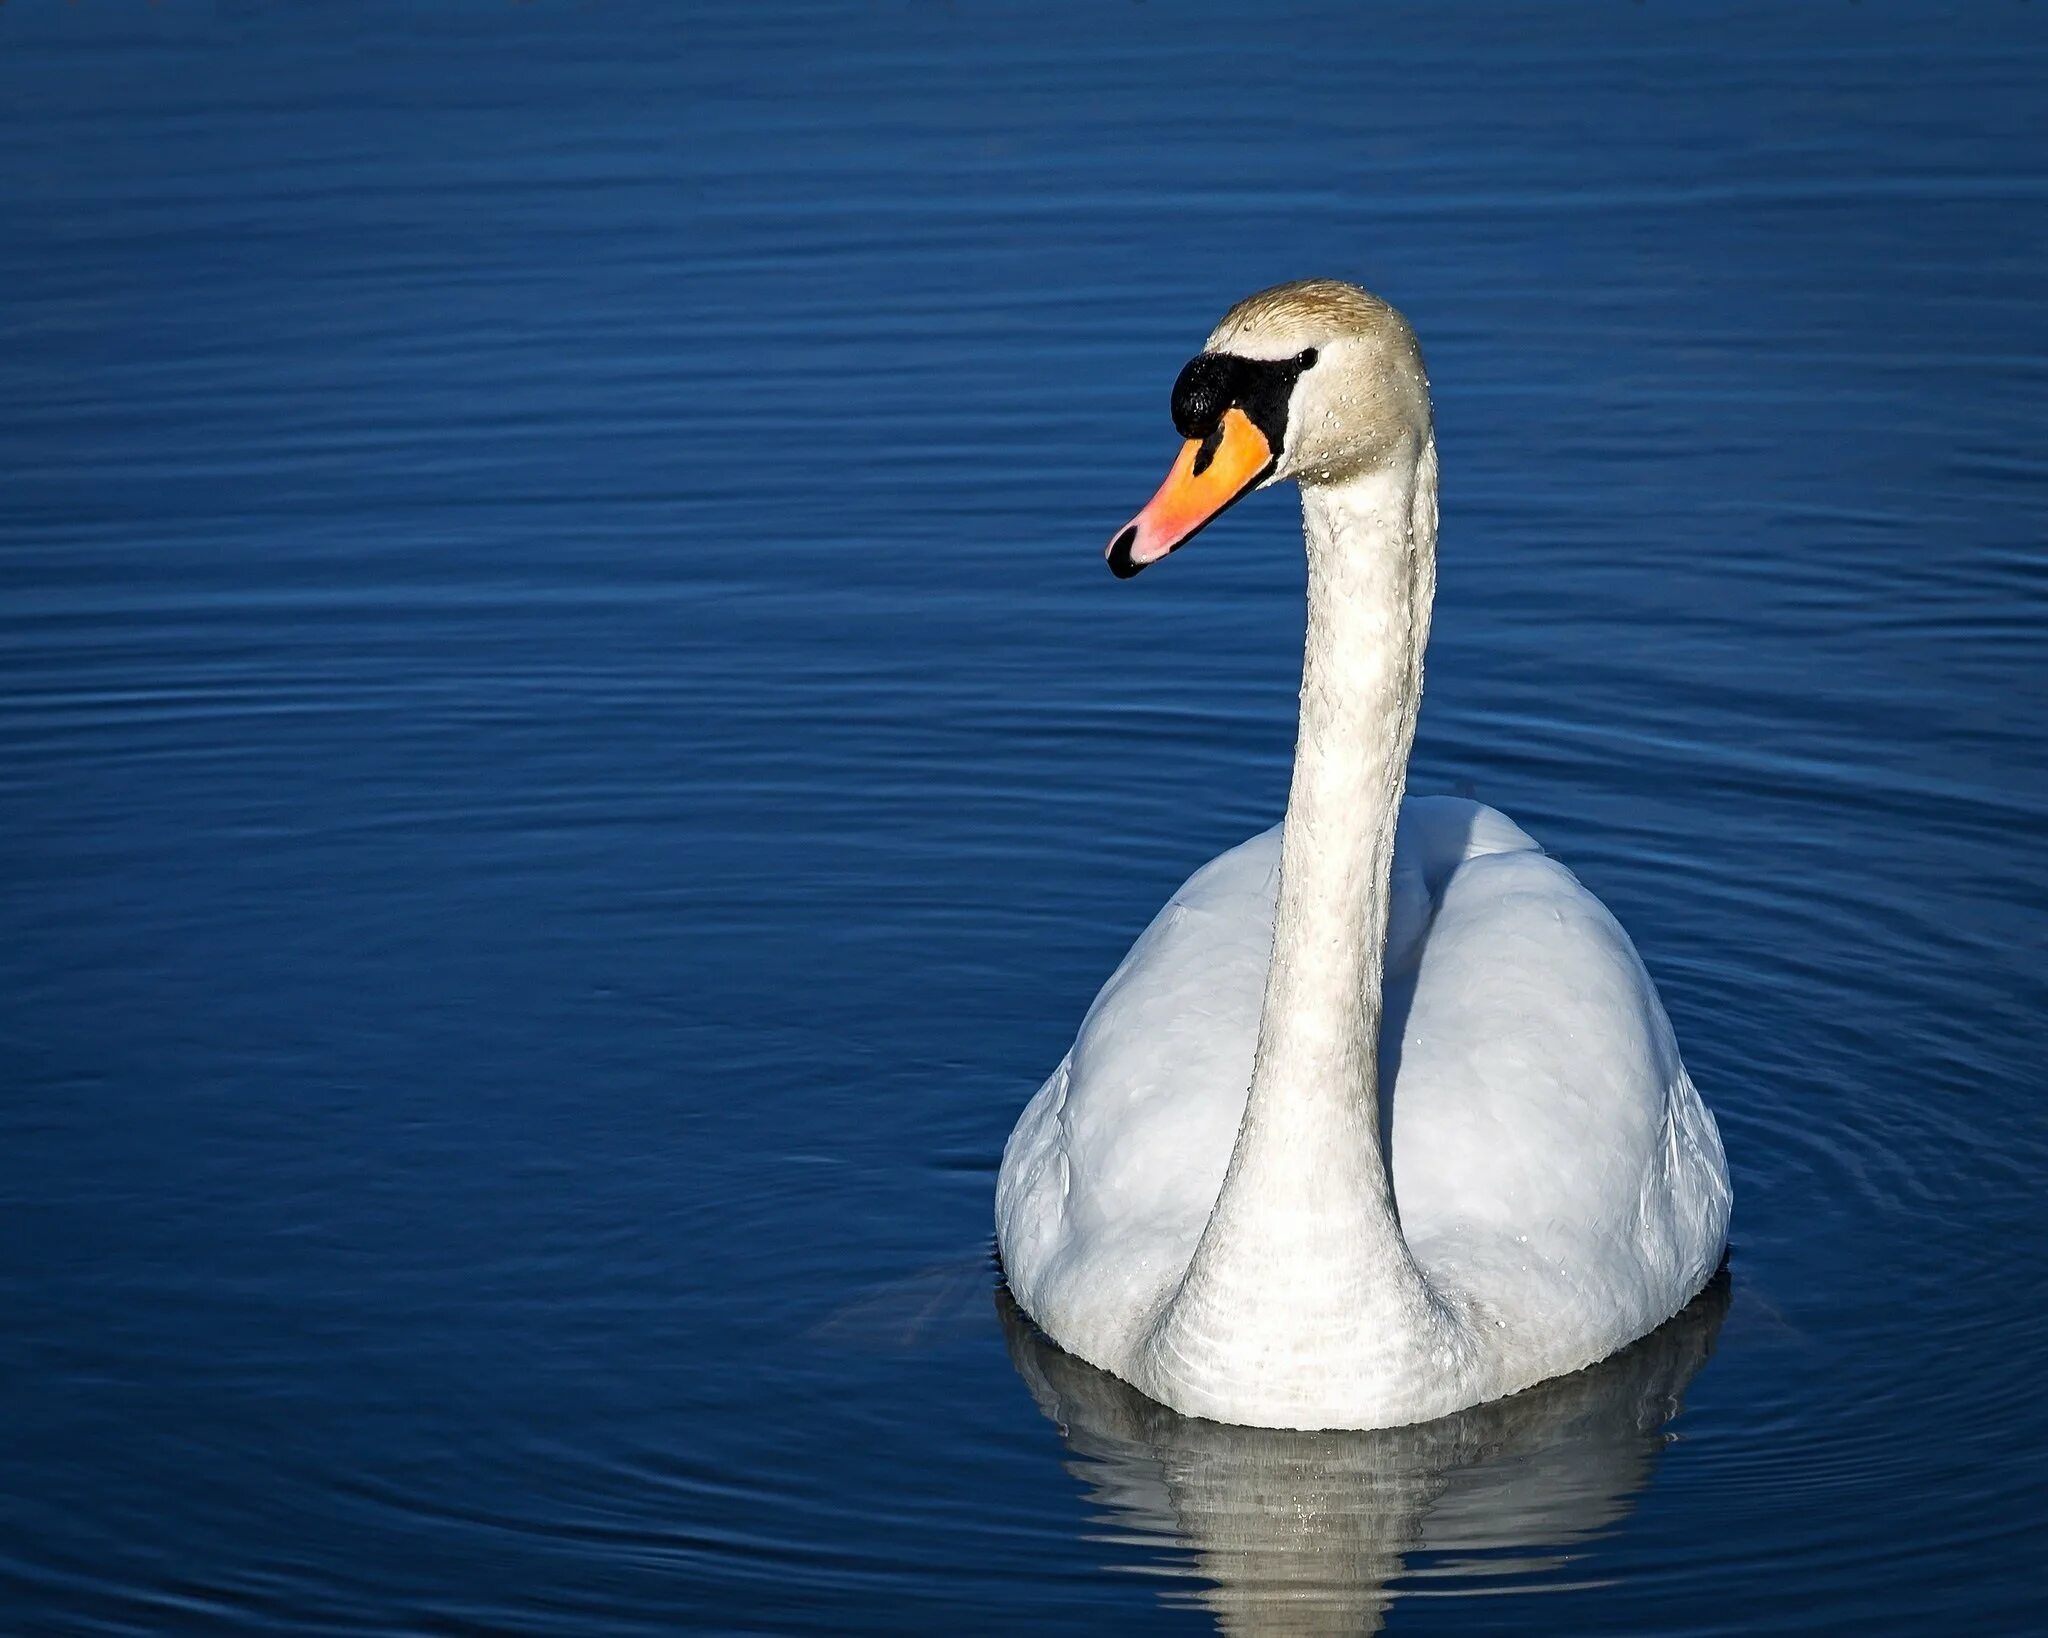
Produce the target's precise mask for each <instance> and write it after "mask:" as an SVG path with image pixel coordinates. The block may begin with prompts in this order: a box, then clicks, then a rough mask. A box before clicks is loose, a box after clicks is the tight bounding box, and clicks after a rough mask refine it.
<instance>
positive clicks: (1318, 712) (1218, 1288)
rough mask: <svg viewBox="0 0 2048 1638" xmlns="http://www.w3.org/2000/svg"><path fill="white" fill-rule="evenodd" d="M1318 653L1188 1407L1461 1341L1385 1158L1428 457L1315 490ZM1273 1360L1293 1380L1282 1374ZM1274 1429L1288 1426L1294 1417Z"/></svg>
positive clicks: (1398, 1364) (1167, 1326)
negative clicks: (1436, 1340) (1393, 948)
mask: <svg viewBox="0 0 2048 1638" xmlns="http://www.w3.org/2000/svg"><path fill="white" fill-rule="evenodd" d="M1302 516H1303V525H1304V533H1305V535H1306V537H1307V545H1308V640H1307V647H1306V652H1305V655H1304V658H1303V662H1302V681H1301V728H1300V735H1299V739H1298V741H1297V743H1296V746H1295V754H1294V783H1293V787H1292V790H1291V792H1290V793H1289V796H1288V803H1287V823H1286V826H1285V829H1284V831H1283V833H1282V835H1283V845H1282V862H1281V867H1280V888H1279V900H1278V905H1277V908H1276V912H1275V917H1274V927H1273V960H1272V966H1271V969H1270V970H1269V972H1268V975H1267V980H1266V997H1265V1010H1264V1012H1263V1014H1262V1016H1261V1018H1260V1023H1259V1045H1258V1055H1257V1057H1256V1059H1255V1061H1254V1066H1253V1070H1252V1082H1251V1090H1250V1094H1249V1097H1248V1099H1247V1101H1246V1105H1245V1112H1244V1120H1243V1123H1242V1125H1241V1126H1240V1127H1239V1130H1238V1135H1237V1145H1236V1148H1235V1150H1234V1151H1233V1153H1232V1155H1231V1160H1230V1168H1229V1171H1228V1173H1227V1174H1226V1176H1225V1179H1224V1182H1223V1187H1222V1191H1221V1193H1220V1195H1219V1196H1218V1199H1217V1202H1216V1208H1215V1211H1214V1212H1213V1214H1212V1215H1211V1217H1210V1220H1209V1223H1208V1226H1207V1228H1206V1229H1205V1230H1204V1232H1203V1235H1202V1239H1201V1242H1200V1244H1199V1246H1198V1247H1197V1249H1196V1252H1195V1255H1194V1258H1193V1260H1192V1261H1191V1263H1190V1265H1189V1268H1188V1274H1187V1278H1186V1280H1185V1281H1184V1282H1183V1284H1182V1285H1181V1287H1180V1288H1179V1290H1178V1292H1177V1293H1176V1295H1175V1296H1174V1298H1173V1299H1172V1300H1171V1302H1170V1303H1169V1305H1168V1308H1167V1310H1166V1312H1165V1313H1164V1314H1163V1315H1162V1317H1161V1319H1160V1321H1159V1324H1158V1327H1157V1330H1156V1332H1155V1336H1154V1360H1155V1365H1156V1368H1157V1369H1159V1370H1160V1371H1162V1372H1163V1373H1165V1374H1166V1375H1169V1376H1171V1377H1173V1378H1174V1379H1175V1381H1176V1384H1177V1385H1178V1386H1179V1387H1180V1388H1181V1389H1182V1390H1183V1392H1182V1394H1181V1397H1180V1399H1179V1400H1177V1401H1176V1402H1182V1403H1185V1402H1186V1400H1187V1397H1188V1394H1187V1391H1186V1390H1190V1389H1193V1390H1196V1391H1197V1395H1198V1396H1199V1392H1200V1390H1202V1389H1204V1388H1207V1387H1208V1386H1210V1385H1211V1384H1213V1385H1214V1386H1215V1387H1216V1388H1217V1389H1218V1390H1219V1391H1221V1390H1223V1389H1224V1388H1225V1386H1226V1381H1225V1380H1224V1379H1227V1386H1228V1390H1229V1392H1230V1393H1231V1394H1232V1395H1233V1396H1234V1397H1235V1398H1236V1401H1237V1409H1238V1410H1239V1412H1240V1413H1242V1411H1243V1409H1244V1396H1245V1395H1247V1394H1250V1395H1252V1396H1253V1397H1256V1396H1257V1394H1258V1393H1259V1392H1260V1391H1261V1388H1262V1385H1266V1384H1272V1385H1274V1386H1273V1388H1272V1391H1274V1392H1278V1393H1281V1394H1283V1395H1285V1394H1297V1395H1300V1396H1302V1397H1303V1399H1304V1403H1305V1402H1306V1401H1307V1400H1309V1399H1313V1398H1314V1396H1315V1388H1316V1386H1317V1384H1316V1382H1315V1378H1316V1376H1317V1374H1318V1370H1319V1367H1318V1365H1317V1364H1316V1361H1318V1360H1320V1359H1322V1358H1323V1357H1325V1355H1327V1357H1328V1358H1329V1361H1330V1374H1331V1376H1332V1377H1333V1378H1334V1377H1337V1376H1345V1377H1349V1378H1351V1379H1352V1380H1354V1381H1362V1380H1366V1379H1369V1378H1371V1376H1372V1375H1373V1374H1374V1361H1375V1358H1376V1357H1382V1356H1383V1357H1384V1361H1385V1364H1386V1368H1387V1370H1388V1371H1390V1372H1396V1373H1398V1372H1399V1371H1400V1370H1401V1369H1402V1368H1403V1366H1404V1365H1405V1366H1407V1367H1408V1368H1410V1369H1412V1364H1413V1360H1414V1358H1415V1355H1416V1350H1417V1349H1418V1348H1425V1349H1426V1345H1427V1344H1429V1343H1430V1342H1431V1340H1432V1336H1433V1333H1438V1332H1442V1331H1443V1330H1444V1328H1445V1327H1446V1326H1447V1325H1448V1324H1449V1321H1448V1317H1447V1315H1446V1314H1445V1312H1444V1310H1443V1308H1442V1305H1441V1304H1440V1303H1439V1302H1438V1301H1437V1300H1436V1298H1435V1296H1434V1294H1433V1293H1432V1292H1431V1291H1430V1289H1429V1287H1428V1285H1427V1283H1426V1282H1425V1281H1424V1279H1423V1277H1422V1274H1421V1272H1420V1270H1419V1269H1418V1268H1417V1267H1416V1264H1415V1260H1414V1258H1413V1257H1412V1256H1410V1254H1409V1251H1408V1247H1407V1243H1406V1241H1405V1240H1404V1239H1403V1238H1402V1235H1401V1226H1400V1223H1399V1220H1398V1218H1397V1217H1396V1214H1395V1209H1394V1195H1393V1188H1392V1184H1391V1181H1390V1179H1389V1176H1388V1171H1387V1162H1386V1157H1385V1155H1384V1154H1383V1153H1382V1149H1381V1141H1380V1109H1379V1070H1378V1057H1379V1053H1378V1048H1379V1032H1380V1016H1381V979H1382V973H1383V967H1384V963H1385V953H1386V935H1387V907H1388V897H1389V887H1390V878H1391V874H1392V867H1393V851H1394V825H1395V821H1396V819H1397V818H1398V816H1399V813H1400V807H1401V793H1402V789H1403V786H1404V784H1405V781H1406V776H1407V767H1408V751H1409V746H1410V745H1411V743H1412V742H1413V740H1414V736H1415V716H1416V710H1417V707H1418V705H1419V703H1420V697H1421V686H1422V651H1423V646H1424V644H1425V643H1426V641H1427V640H1428V635H1429V610H1430V603H1431V599H1432V596H1433V594H1434V590H1435V579H1436V454H1435V449H1434V446H1433V445H1431V444H1429V443H1427V442H1425V443H1424V444H1423V445H1422V446H1421V448H1420V449H1419V450H1417V451H1415V452H1414V454H1413V456H1412V458H1406V459H1400V460H1397V461H1395V462H1392V463H1390V464H1389V465H1388V466H1386V467H1382V468H1380V469H1378V470H1375V471H1373V472H1370V473H1368V474H1365V475H1363V476H1360V477H1356V478H1353V479H1351V480H1349V481H1347V482H1345V483H1342V484H1334V485H1327V486H1313V487H1305V488H1304V489H1303V491H1302ZM1276 1363H1278V1364H1279V1365H1281V1366H1282V1367H1284V1368H1283V1369H1279V1370H1276V1369H1275V1368H1274V1367H1275V1365H1276ZM1269 1411H1270V1413H1271V1414H1272V1415H1273V1416H1274V1417H1275V1418H1276V1419H1280V1420H1284V1419H1286V1417H1287V1414H1288V1406H1287V1405H1286V1404H1283V1403H1276V1404H1274V1405H1272V1406H1270V1407H1269Z"/></svg>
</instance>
